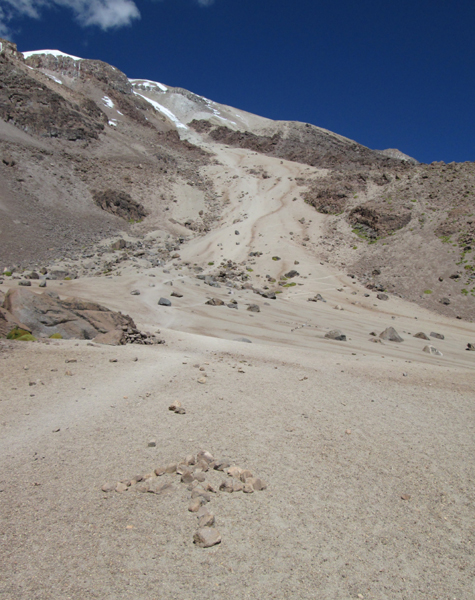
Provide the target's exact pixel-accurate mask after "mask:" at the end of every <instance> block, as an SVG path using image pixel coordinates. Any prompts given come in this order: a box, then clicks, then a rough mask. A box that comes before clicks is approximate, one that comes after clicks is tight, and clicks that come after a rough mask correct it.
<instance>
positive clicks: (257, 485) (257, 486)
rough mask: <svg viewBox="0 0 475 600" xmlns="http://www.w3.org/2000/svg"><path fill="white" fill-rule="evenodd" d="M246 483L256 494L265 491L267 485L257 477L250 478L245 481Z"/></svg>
mask: <svg viewBox="0 0 475 600" xmlns="http://www.w3.org/2000/svg"><path fill="white" fill-rule="evenodd" d="M246 483H249V484H250V485H252V487H253V488H254V490H255V491H256V492H260V491H261V490H265V489H266V488H267V484H266V483H264V482H263V481H262V479H260V478H259V477H250V478H249V479H247V480H246Z"/></svg>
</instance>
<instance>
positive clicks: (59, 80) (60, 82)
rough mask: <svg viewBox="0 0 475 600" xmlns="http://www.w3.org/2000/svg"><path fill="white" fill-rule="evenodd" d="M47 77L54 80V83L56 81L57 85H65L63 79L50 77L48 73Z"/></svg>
mask: <svg viewBox="0 0 475 600" xmlns="http://www.w3.org/2000/svg"><path fill="white" fill-rule="evenodd" d="M46 76H47V77H49V78H50V79H52V80H53V81H56V83H59V84H60V85H63V82H62V81H61V79H58V78H57V77H55V76H54V75H49V74H48V73H46Z"/></svg>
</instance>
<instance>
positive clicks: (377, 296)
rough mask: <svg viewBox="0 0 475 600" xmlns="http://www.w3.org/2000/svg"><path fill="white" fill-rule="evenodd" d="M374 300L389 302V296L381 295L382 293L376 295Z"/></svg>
mask: <svg viewBox="0 0 475 600" xmlns="http://www.w3.org/2000/svg"><path fill="white" fill-rule="evenodd" d="M376 298H377V299H378V300H389V296H388V295H387V294H383V293H379V294H376Z"/></svg>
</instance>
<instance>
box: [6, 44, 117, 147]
mask: <svg viewBox="0 0 475 600" xmlns="http://www.w3.org/2000/svg"><path fill="white" fill-rule="evenodd" d="M2 43H3V42H2ZM26 71H27V69H25V67H24V66H22V65H21V64H20V63H19V61H18V60H16V59H12V58H11V57H10V56H9V55H5V54H1V53H0V82H1V84H0V118H1V119H3V120H4V121H6V122H7V123H12V124H13V125H15V126H16V127H19V128H20V129H23V130H24V131H26V132H27V133H32V134H35V135H40V136H43V137H52V138H64V139H67V140H70V141H76V140H89V139H95V138H98V136H99V133H100V132H101V131H102V130H103V129H104V124H105V123H106V122H107V117H106V115H105V114H104V113H103V112H102V111H101V109H100V108H99V107H98V106H97V105H96V104H95V103H94V102H93V101H92V100H88V99H86V98H81V99H80V100H79V101H78V103H77V104H73V103H72V102H70V101H68V100H66V99H65V98H63V97H62V96H61V95H60V94H58V93H56V92H54V91H53V90H52V89H50V88H49V87H48V86H46V85H45V84H43V83H41V82H40V81H38V80H37V79H35V78H34V77H31V76H30V75H29V74H28V73H27V72H26Z"/></svg>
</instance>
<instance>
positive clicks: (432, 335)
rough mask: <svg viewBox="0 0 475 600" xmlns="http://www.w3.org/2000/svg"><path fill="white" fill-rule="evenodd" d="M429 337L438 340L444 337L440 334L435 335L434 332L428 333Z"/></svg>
mask: <svg viewBox="0 0 475 600" xmlns="http://www.w3.org/2000/svg"><path fill="white" fill-rule="evenodd" d="M430 337H433V338H436V339H438V340H444V339H445V336H444V335H443V334H442V333H436V332H435V331H431V332H430Z"/></svg>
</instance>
